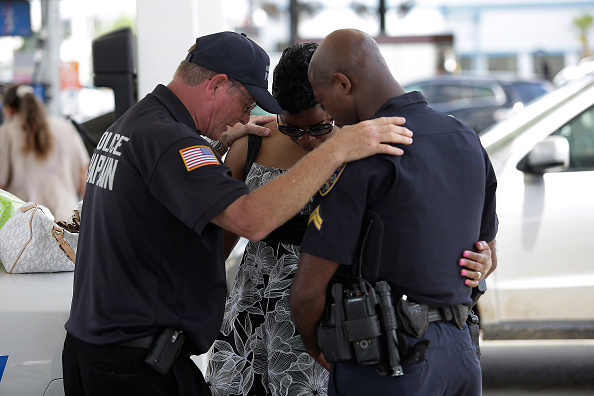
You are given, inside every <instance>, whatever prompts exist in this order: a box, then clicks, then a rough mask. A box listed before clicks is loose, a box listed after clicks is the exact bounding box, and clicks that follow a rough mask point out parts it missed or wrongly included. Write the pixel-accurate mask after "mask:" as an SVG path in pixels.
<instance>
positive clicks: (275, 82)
mask: <svg viewBox="0 0 594 396" xmlns="http://www.w3.org/2000/svg"><path fill="white" fill-rule="evenodd" d="M317 48H318V44H317V43H299V44H295V45H292V46H291V47H288V48H285V50H284V51H283V54H282V55H281V58H280V60H279V61H278V64H277V65H276V67H275V68H274V74H273V79H272V96H274V99H276V101H277V102H278V104H279V105H280V107H281V108H282V109H283V110H285V111H286V112H288V113H289V114H295V113H299V112H300V111H303V110H307V109H311V108H312V107H315V106H316V105H317V104H318V102H317V101H316V98H315V97H314V94H313V89H312V88H311V85H310V84H309V80H308V79H307V69H308V67H309V62H310V61H311V57H312V55H313V53H314V52H315V50H316V49H317Z"/></svg>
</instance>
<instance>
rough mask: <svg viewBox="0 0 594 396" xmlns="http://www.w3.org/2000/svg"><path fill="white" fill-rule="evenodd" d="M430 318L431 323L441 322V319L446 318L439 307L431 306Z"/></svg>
mask: <svg viewBox="0 0 594 396" xmlns="http://www.w3.org/2000/svg"><path fill="white" fill-rule="evenodd" d="M428 320H429V323H431V322H439V321H440V320H444V319H443V316H442V315H441V311H440V310H439V308H435V307H429V315H428Z"/></svg>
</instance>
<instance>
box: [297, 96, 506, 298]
mask: <svg viewBox="0 0 594 396" xmlns="http://www.w3.org/2000/svg"><path fill="white" fill-rule="evenodd" d="M383 116H400V117H405V118H406V124H405V126H406V127H407V128H409V129H410V130H411V131H413V133H414V142H413V144H412V145H410V146H406V147H404V148H403V149H404V155H403V156H401V157H395V156H389V155H375V156H373V157H369V158H365V159H363V160H359V161H355V162H351V163H348V164H346V165H344V166H343V167H341V168H339V169H338V170H337V171H336V172H335V174H334V175H333V177H331V178H330V180H329V181H328V182H327V183H326V184H325V185H324V186H323V187H322V188H321V189H320V191H319V193H318V194H317V196H316V199H315V201H316V202H315V203H314V212H313V213H312V215H311V216H310V221H309V226H308V229H307V232H306V234H305V237H304V239H303V243H302V245H301V250H302V251H303V252H306V253H309V254H312V255H314V256H317V257H321V258H323V259H326V260H330V261H334V262H338V263H339V264H343V265H352V264H354V263H357V262H358V257H359V254H358V251H357V250H358V246H359V245H360V244H361V241H362V240H363V239H364V234H365V233H366V232H367V228H368V227H367V225H368V219H369V218H373V219H374V224H373V227H372V228H371V232H370V233H369V235H368V237H367V240H366V245H365V252H364V253H365V254H364V263H363V268H362V270H363V276H364V277H365V278H366V279H368V280H372V281H375V280H386V281H388V282H389V283H390V285H391V287H392V293H393V294H394V295H397V294H406V295H408V296H409V297H410V298H412V299H414V300H416V301H419V302H422V303H425V304H428V305H432V306H448V305H455V304H468V305H469V304H470V302H471V300H470V291H471V289H470V287H468V286H466V285H464V279H465V278H463V277H462V276H461V275H460V269H461V268H460V266H459V265H458V260H459V259H460V257H461V256H462V252H463V251H464V250H465V249H473V247H474V243H475V242H476V241H479V240H485V241H488V242H490V241H492V240H493V239H494V238H495V234H496V232H497V216H496V213H495V190H496V186H497V181H496V178H495V173H494V171H493V167H492V166H491V162H490V160H489V158H488V156H487V153H486V152H485V150H484V149H483V147H482V145H481V143H480V140H479V138H478V136H477V134H476V133H475V132H474V131H473V130H472V129H470V128H469V127H467V126H466V125H464V124H462V123H461V122H459V121H458V120H456V119H454V118H452V117H449V116H447V115H445V114H442V113H439V112H437V111H434V110H433V109H431V108H429V107H428V106H427V103H426V100H425V98H424V97H423V95H422V94H421V93H420V92H411V93H407V94H404V95H401V96H398V97H394V98H392V99H390V100H388V101H387V102H386V103H385V104H384V105H383V106H382V107H381V108H380V109H379V110H378V111H377V112H376V114H375V115H374V118H378V117H383ZM341 270H344V268H341Z"/></svg>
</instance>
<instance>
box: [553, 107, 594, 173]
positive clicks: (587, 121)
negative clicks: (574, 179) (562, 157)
mask: <svg viewBox="0 0 594 396" xmlns="http://www.w3.org/2000/svg"><path fill="white" fill-rule="evenodd" d="M553 135H561V136H564V137H565V138H566V139H567V141H568V142H569V150H570V160H569V169H570V170H590V169H594V106H593V107H590V108H589V109H588V110H586V111H584V112H583V113H581V114H580V115H578V116H577V117H575V118H574V119H573V120H571V121H570V122H568V123H567V124H566V125H564V126H563V127H561V128H560V129H559V130H558V131H556V132H555V133H553Z"/></svg>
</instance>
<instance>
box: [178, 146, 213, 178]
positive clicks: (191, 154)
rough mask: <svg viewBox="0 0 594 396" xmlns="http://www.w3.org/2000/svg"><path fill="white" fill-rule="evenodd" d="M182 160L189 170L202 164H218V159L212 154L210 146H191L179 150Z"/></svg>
mask: <svg viewBox="0 0 594 396" xmlns="http://www.w3.org/2000/svg"><path fill="white" fill-rule="evenodd" d="M179 153H180V154H181V156H182V160H183V161H184V164H185V165H186V169H187V170H188V172H189V171H191V170H194V169H196V168H200V167H201V166H204V165H219V163H220V162H219V159H218V158H217V157H216V155H214V153H213V152H212V150H211V148H210V147H206V146H192V147H188V148H185V149H183V150H179Z"/></svg>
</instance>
